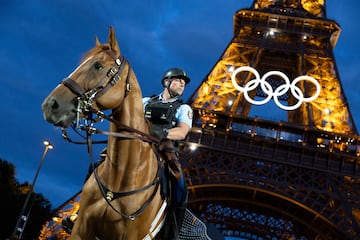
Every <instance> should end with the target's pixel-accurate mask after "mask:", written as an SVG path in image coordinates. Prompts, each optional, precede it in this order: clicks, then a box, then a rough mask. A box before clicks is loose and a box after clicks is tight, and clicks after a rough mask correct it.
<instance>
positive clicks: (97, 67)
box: [94, 62, 103, 70]
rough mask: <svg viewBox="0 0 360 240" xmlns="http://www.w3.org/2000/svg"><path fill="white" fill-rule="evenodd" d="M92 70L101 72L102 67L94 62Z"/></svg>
mask: <svg viewBox="0 0 360 240" xmlns="http://www.w3.org/2000/svg"><path fill="white" fill-rule="evenodd" d="M94 68H95V69H96V70H101V69H103V66H102V65H101V64H100V63H98V62H95V63H94Z"/></svg>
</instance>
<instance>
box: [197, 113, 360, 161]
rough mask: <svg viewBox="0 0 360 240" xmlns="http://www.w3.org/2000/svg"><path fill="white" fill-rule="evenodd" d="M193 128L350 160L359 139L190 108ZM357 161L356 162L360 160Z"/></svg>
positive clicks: (357, 149)
mask: <svg viewBox="0 0 360 240" xmlns="http://www.w3.org/2000/svg"><path fill="white" fill-rule="evenodd" d="M193 126H194V127H195V128H201V129H204V130H217V131H224V132H226V133H227V134H231V135H248V136H251V137H255V136H259V137H264V138H268V139H272V140H275V141H278V142H287V143H292V144H299V145H301V146H303V147H305V146H306V147H309V148H317V149H321V150H325V151H329V152H337V153H341V154H346V155H348V156H349V157H352V158H359V156H360V137H359V136H357V135H353V134H341V133H333V132H326V131H321V130H319V129H314V128H310V127H308V126H302V125H300V124H292V123H288V122H273V121H269V120H263V119H260V118H250V117H239V116H230V115H229V114H226V113H223V112H214V111H208V110H200V109H194V124H193ZM358 161H359V162H360V159H358Z"/></svg>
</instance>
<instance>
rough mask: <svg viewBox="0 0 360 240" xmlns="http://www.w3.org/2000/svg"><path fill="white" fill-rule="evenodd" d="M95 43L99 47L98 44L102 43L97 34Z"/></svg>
mask: <svg viewBox="0 0 360 240" xmlns="http://www.w3.org/2000/svg"><path fill="white" fill-rule="evenodd" d="M95 45H96V47H98V46H100V45H101V43H100V41H99V39H98V37H97V36H95Z"/></svg>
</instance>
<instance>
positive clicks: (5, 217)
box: [0, 158, 51, 239]
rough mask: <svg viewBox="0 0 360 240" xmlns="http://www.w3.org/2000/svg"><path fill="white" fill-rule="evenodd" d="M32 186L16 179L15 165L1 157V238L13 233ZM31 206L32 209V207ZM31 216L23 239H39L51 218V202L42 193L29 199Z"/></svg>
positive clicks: (34, 194)
mask: <svg viewBox="0 0 360 240" xmlns="http://www.w3.org/2000/svg"><path fill="white" fill-rule="evenodd" d="M30 189H31V186H30V184H29V183H27V182H25V183H23V184H20V183H19V182H18V181H17V180H16V179H15V166H14V165H13V164H11V163H9V162H7V161H5V160H3V159H1V158H0V196H1V203H2V204H0V213H1V214H0V226H1V230H0V239H6V238H8V237H9V236H11V234H12V233H13V230H14V228H15V225H16V222H17V220H18V217H19V215H20V212H21V209H22V207H23V204H24V202H25V199H26V195H27V194H28V192H29V191H30ZM30 208H31V209H30ZM29 209H30V210H29V212H30V214H29V218H28V221H27V223H26V228H25V231H24V233H23V235H22V238H23V239H37V237H38V235H39V232H40V229H41V227H42V225H43V224H44V223H45V222H46V221H47V220H49V219H50V218H51V204H50V202H49V200H48V199H46V198H44V197H43V195H42V194H39V193H35V192H34V193H33V194H32V196H31V198H30V201H29Z"/></svg>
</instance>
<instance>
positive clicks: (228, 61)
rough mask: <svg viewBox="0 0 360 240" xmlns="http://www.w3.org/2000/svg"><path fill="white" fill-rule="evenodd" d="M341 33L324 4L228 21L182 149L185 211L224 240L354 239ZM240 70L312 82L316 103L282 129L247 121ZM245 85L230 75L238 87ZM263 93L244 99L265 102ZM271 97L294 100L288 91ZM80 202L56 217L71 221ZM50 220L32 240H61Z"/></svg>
mask: <svg viewBox="0 0 360 240" xmlns="http://www.w3.org/2000/svg"><path fill="white" fill-rule="evenodd" d="M340 31H341V29H340V27H339V25H338V24H337V23H336V22H335V21H332V20H329V19H326V8H325V1H324V0H319V1H310V0H309V1H307V0H301V1H300V0H286V1H285V0H257V1H254V2H253V4H252V6H251V7H250V8H248V9H242V10H239V11H237V12H236V13H235V15H234V37H233V39H231V41H230V43H229V45H228V46H227V48H226V49H225V51H224V52H223V54H222V56H221V57H220V58H219V60H218V62H217V63H216V64H215V65H214V67H213V68H212V70H211V71H210V73H209V74H208V75H207V76H206V77H205V79H204V81H203V82H202V83H201V84H200V86H199V87H198V88H197V89H196V91H195V92H194V93H193V95H192V97H191V98H190V99H189V101H188V102H189V104H190V105H191V106H192V108H193V109H194V125H193V129H192V131H191V133H190V134H189V136H188V138H187V140H186V141H185V142H184V144H183V146H182V147H181V156H182V165H183V168H184V173H185V175H186V179H187V183H188V186H189V190H190V199H189V208H190V209H191V210H192V211H193V212H195V213H196V214H197V215H198V216H200V218H201V219H204V220H205V221H207V222H210V223H213V224H215V225H216V227H217V228H218V229H219V230H221V232H222V233H223V235H224V236H229V237H238V238H239V239H303V240H305V239H308V240H310V239H316V240H324V239H334V240H337V239H341V240H346V239H348V240H353V239H360V168H359V167H360V166H359V164H360V158H359V156H360V137H359V136H358V133H357V130H356V127H355V125H354V122H353V119H352V116H351V113H350V109H349V106H348V103H347V101H346V98H345V94H344V91H343V89H342V86H341V82H340V78H339V73H338V70H337V67H336V63H335V59H334V54H333V48H334V47H335V45H336V42H337V39H338V37H339V34H340ZM241 66H250V67H252V68H254V69H256V70H257V71H258V72H259V73H260V75H261V76H263V75H264V74H265V73H267V72H268V71H272V70H277V71H281V72H283V73H284V74H286V75H287V76H288V77H289V79H290V80H291V81H293V79H295V78H296V77H297V76H300V75H307V76H311V77H313V78H314V79H316V80H317V81H318V82H319V84H320V86H321V89H320V94H319V96H318V97H317V98H316V99H315V100H313V101H311V102H304V103H302V104H301V105H300V107H299V108H297V109H296V110H292V111H287V114H286V115H287V116H286V119H285V120H281V121H270V120H269V119H265V118H259V117H254V116H251V109H252V107H254V106H253V104H251V103H250V102H249V101H247V99H246V98H245V97H244V94H243V93H241V92H239V91H238V89H236V88H235V87H234V83H233V82H232V74H233V71H234V69H236V68H238V67H241ZM252 79H253V76H251V74H244V73H240V74H237V75H236V81H237V83H238V84H239V85H245V84H247V83H249V81H251V80H252ZM267 81H268V83H269V84H270V85H271V87H272V89H273V90H274V89H276V88H278V87H279V86H281V84H283V81H282V79H279V78H278V77H276V76H272V77H271V78H269V79H267ZM298 88H299V89H301V91H302V93H303V94H304V96H310V95H311V94H313V93H314V92H315V89H314V86H313V85H311V84H308V83H307V82H303V83H301V84H298ZM268 91H269V90H266V89H262V88H260V87H257V88H254V89H252V90H251V91H249V93H248V94H249V96H250V97H251V98H253V99H264V98H266V97H267V92H268ZM278 98H279V101H281V102H282V103H283V104H287V105H289V106H290V105H293V104H295V103H296V101H297V100H296V97H294V96H293V94H292V93H291V92H290V91H288V92H286V93H284V94H282V95H281V96H278ZM79 197H80V193H79V194H77V195H75V196H74V197H72V198H71V199H70V200H69V203H68V204H64V205H63V206H61V207H60V208H59V209H58V211H57V216H58V217H62V216H65V215H70V214H72V213H75V212H76V210H77V207H78V203H77V200H78V198H79ZM66 206H67V207H69V206H70V208H66ZM57 220H59V219H58V218H55V219H54V220H52V221H49V222H48V223H47V225H46V226H44V229H43V231H42V238H40V239H50V237H49V236H52V238H51V239H64V238H63V237H61V234H64V233H63V232H62V230H61V229H60V228H59V223H60V222H59V221H58V222H56V221H57ZM58 236H60V237H59V238H57V237H58Z"/></svg>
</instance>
